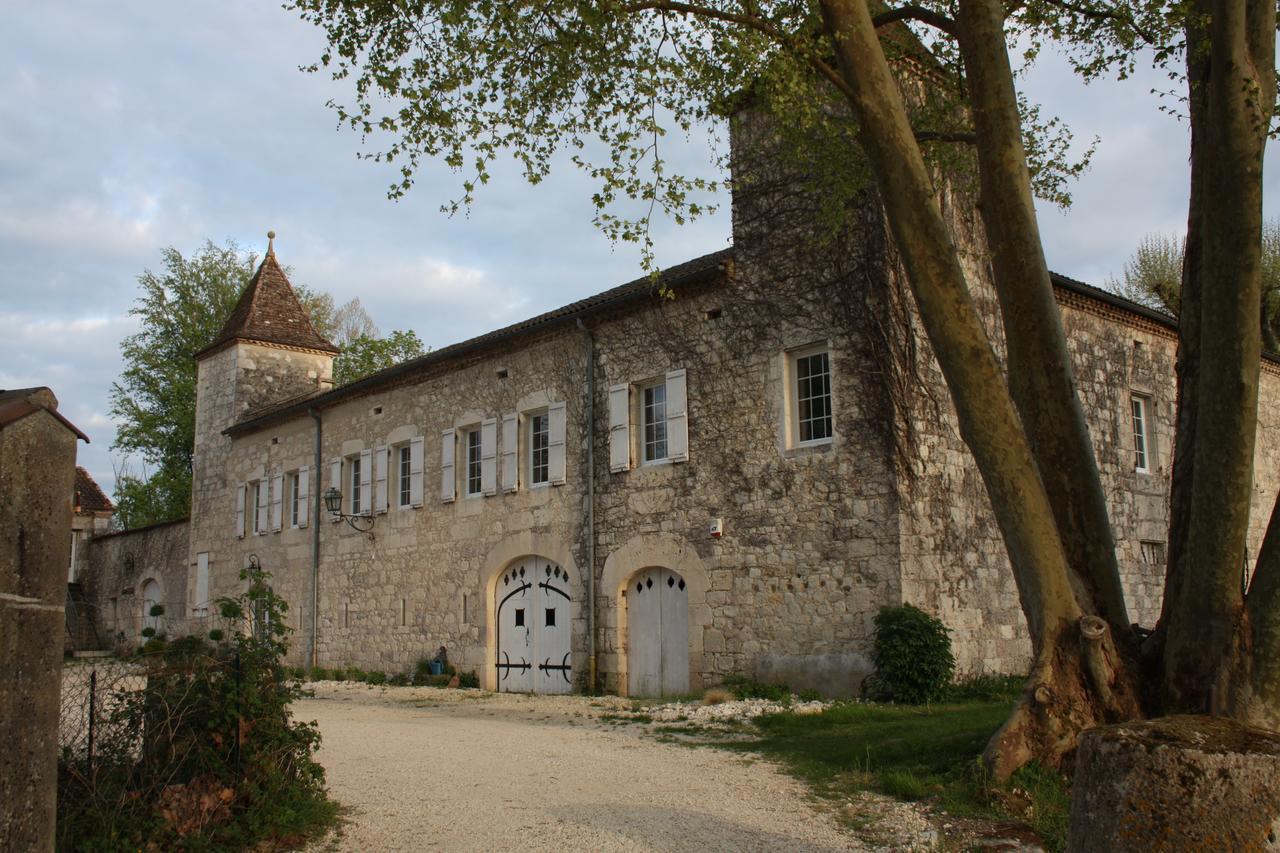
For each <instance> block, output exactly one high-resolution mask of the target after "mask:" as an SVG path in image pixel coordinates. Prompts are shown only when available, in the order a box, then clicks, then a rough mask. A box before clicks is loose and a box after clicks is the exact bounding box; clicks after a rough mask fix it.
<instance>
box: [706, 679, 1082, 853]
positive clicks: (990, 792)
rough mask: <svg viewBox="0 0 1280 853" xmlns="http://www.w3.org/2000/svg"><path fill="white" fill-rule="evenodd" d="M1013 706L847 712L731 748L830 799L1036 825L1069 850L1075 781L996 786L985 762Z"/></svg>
mask: <svg viewBox="0 0 1280 853" xmlns="http://www.w3.org/2000/svg"><path fill="white" fill-rule="evenodd" d="M1011 705H1012V700H1011V699H1010V698H1007V697H999V698H981V699H969V700H960V701H954V702H950V703H947V704H939V705H929V706H900V705H871V704H862V703H840V704H836V705H833V706H832V707H830V708H829V709H827V710H826V711H824V712H823V713H821V714H807V715H798V714H792V713H781V714H774V715H770V716H766V717H760V718H758V719H757V720H756V728H757V729H758V733H759V737H758V739H756V740H753V741H747V742H738V743H726V744H722V746H723V747H724V748H726V749H733V750H737V751H745V752H756V753H760V754H763V755H765V756H767V757H769V758H772V759H774V760H776V761H778V762H779V763H780V764H781V765H782V766H783V767H784V768H786V769H787V770H788V771H789V772H791V773H792V774H793V775H795V776H797V777H799V778H800V779H802V780H804V781H805V782H807V783H808V784H809V785H810V787H812V788H813V790H814V791H815V792H816V793H817V794H819V795H821V796H826V797H838V796H848V795H849V794H851V793H854V792H858V791H875V792H878V793H882V794H887V795H889V796H892V797H897V798H899V799H905V800H927V801H930V802H932V803H934V804H936V805H937V806H938V807H940V808H941V809H943V810H944V811H945V812H947V813H948V814H950V815H952V816H954V817H957V818H978V819H984V820H992V821H998V822H1015V823H1021V824H1026V825H1027V826H1029V827H1030V828H1031V829H1033V830H1034V831H1035V832H1036V833H1037V834H1038V835H1040V837H1041V838H1042V839H1043V840H1044V842H1045V844H1046V846H1048V848H1049V849H1050V850H1062V849H1063V848H1064V847H1065V844H1066V825H1067V815H1068V811H1069V807H1070V797H1069V793H1068V789H1067V783H1066V780H1065V779H1063V778H1062V777H1061V776H1060V775H1059V774H1057V773H1056V772H1053V771H1049V770H1045V769H1043V768H1039V767H1035V766H1032V767H1028V768H1024V769H1023V770H1021V771H1019V772H1018V773H1017V774H1015V776H1014V777H1013V779H1012V780H1010V782H1009V784H1008V785H1004V786H995V785H993V784H992V783H991V781H990V780H989V779H988V777H987V776H986V775H985V774H984V773H983V771H982V768H981V765H980V764H979V761H978V757H979V756H980V755H981V754H982V750H983V747H985V746H986V743H987V740H988V739H989V738H990V737H991V735H992V734H993V733H994V732H995V730H996V729H997V728H999V726H1000V724H1001V723H1002V722H1004V719H1005V717H1006V716H1007V715H1008V713H1009V709H1010V707H1011Z"/></svg>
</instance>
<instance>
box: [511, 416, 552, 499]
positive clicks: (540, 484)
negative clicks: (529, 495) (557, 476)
mask: <svg viewBox="0 0 1280 853" xmlns="http://www.w3.org/2000/svg"><path fill="white" fill-rule="evenodd" d="M519 417H520V420H521V421H522V422H523V423H521V424H520V427H519V429H518V433H519V434H521V438H523V439H524V443H525V445H524V448H523V450H524V453H523V454H522V456H523V459H524V465H523V466H522V467H523V469H524V470H523V471H521V472H520V473H522V474H524V475H525V477H527V479H526V480H525V482H527V483H528V486H529V488H531V489H543V488H547V487H549V486H550V485H551V413H550V411H549V409H548V407H546V406H542V407H541V408H538V409H532V410H530V411H527V412H521V413H520V416H519ZM538 419H541V420H542V424H543V430H542V433H541V434H542V436H543V444H542V447H541V448H538V447H537V445H536V442H535V439H536V437H537V435H538V433H537V432H536V431H535V427H536V421H537V420H538ZM520 449H521V448H517V449H516V450H517V453H519V452H520ZM539 450H541V453H542V457H543V463H542V470H543V477H542V479H541V480H539V479H538V477H537V470H538V461H537V460H538V453H539Z"/></svg>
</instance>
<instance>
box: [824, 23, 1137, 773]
mask: <svg viewBox="0 0 1280 853" xmlns="http://www.w3.org/2000/svg"><path fill="white" fill-rule="evenodd" d="M822 12H823V17H824V21H825V23H826V29H827V33H828V35H829V36H830V38H831V42H832V47H833V49H834V51H835V55H836V58H837V62H838V66H839V69H840V74H841V76H842V78H843V80H844V82H845V83H846V84H847V87H848V100H849V104H850V107H851V108H852V111H853V114H854V117H855V119H856V120H857V123H858V126H859V132H860V135H861V139H862V144H863V147H864V149H865V151H866V153H867V157H868V160H869V162H870V164H871V167H872V170H873V172H874V174H875V176H876V180H877V183H878V184H879V186H880V188H881V190H882V192H881V196H882V198H883V199H884V204H885V210H886V214H887V217H888V220H889V226H890V229H891V231H892V232H893V235H894V238H895V240H896V242H897V245H898V248H899V251H900V252H901V253H902V258H903V263H904V265H905V266H906V270H907V277H908V280H909V281H910V284H911V289H912V292H913V293H914V295H915V299H916V305H917V307H918V309H919V311H920V317H921V320H922V322H923V323H924V326H925V330H926V332H927V333H928V336H929V341H930V343H931V344H932V346H933V350H934V354H935V355H936V357H937V359H938V364H939V365H940V366H941V368H942V372H943V375H944V377H945V378H946V381H947V387H948V388H949V389H950V392H951V397H952V400H953V402H954V405H955V408H956V414H957V418H958V421H959V426H960V434H961V436H962V438H963V439H964V441H965V443H966V444H967V445H968V447H969V449H970V451H971V452H972V453H973V456H974V459H975V460H976V461H977V465H978V470H979V472H981V474H982V477H983V481H984V483H985V485H986V488H987V493H988V495H989V496H990V499H991V505H992V508H993V510H994V513H995V516H996V522H997V524H998V525H999V527H1000V532H1001V534H1002V536H1003V537H1004V541H1005V545H1006V548H1007V549H1008V552H1009V559H1010V562H1011V563H1012V564H1013V567H1014V577H1015V580H1016V582H1017V585H1018V593H1019V596H1020V598H1021V601H1022V605H1023V612H1024V614H1025V616H1026V619H1027V624H1028V627H1029V628H1030V631H1031V637H1032V646H1033V659H1034V660H1035V662H1036V663H1035V666H1034V671H1033V674H1032V679H1031V681H1030V683H1029V687H1028V692H1027V695H1026V696H1025V697H1024V699H1023V702H1022V703H1021V704H1020V706H1019V710H1018V711H1016V712H1015V716H1014V718H1012V719H1011V720H1010V723H1009V724H1006V726H1005V728H1004V729H1002V730H1001V732H1000V733H998V734H997V737H996V738H995V739H993V740H992V745H991V747H990V748H989V752H988V757H989V761H990V762H991V764H992V766H993V767H994V769H995V770H996V772H997V774H998V775H1007V774H1008V773H1011V772H1012V771H1013V770H1014V769H1016V768H1017V767H1018V766H1020V765H1021V764H1022V763H1025V761H1027V760H1029V759H1031V758H1036V759H1039V760H1041V761H1043V762H1044V763H1046V764H1048V765H1056V764H1058V763H1059V761H1060V760H1061V758H1062V756H1063V754H1065V753H1066V752H1068V751H1070V749H1072V748H1073V747H1074V743H1075V733H1076V732H1078V731H1079V730H1080V728H1082V727H1086V726H1089V725H1093V724H1095V723H1096V722H1098V721H1099V720H1100V719H1101V718H1102V714H1101V713H1100V712H1099V710H1098V708H1099V703H1096V702H1095V701H1093V700H1092V699H1091V698H1089V697H1088V686H1089V683H1090V682H1089V680H1088V676H1087V675H1086V674H1085V666H1084V664H1083V658H1082V657H1081V655H1080V654H1078V653H1077V652H1076V651H1075V650H1074V649H1072V648H1071V647H1070V642H1069V641H1070V638H1072V637H1074V636H1076V634H1077V629H1076V625H1077V624H1078V623H1079V622H1080V619H1081V617H1082V616H1083V615H1084V614H1083V612H1082V611H1081V609H1080V606H1079V604H1078V603H1077V600H1076V596H1075V593H1074V591H1073V590H1072V586H1071V582H1070V569H1069V567H1068V563H1067V556H1066V553H1065V552H1064V550H1063V547H1062V542H1061V539H1060V538H1059V536H1058V530H1057V526H1056V523H1055V521H1054V514H1053V509H1052V507H1051V505H1050V503H1049V497H1048V495H1047V493H1046V491H1045V488H1044V484H1043V483H1042V482H1041V479H1040V474H1039V472H1038V470H1037V467H1036V464H1035V460H1034V459H1033V457H1032V452H1031V447H1030V445H1029V443H1028V441H1027V438H1026V435H1025V434H1024V433H1023V430H1022V424H1021V422H1020V420H1019V417H1018V413H1017V411H1016V410H1015V409H1014V405H1013V400H1012V398H1011V397H1010V395H1009V391H1008V389H1007V388H1006V386H1005V383H1004V377H1003V376H1002V374H1001V371H1000V365H999V363H998V361H997V360H996V357H995V353H994V352H993V351H992V349H991V344H990V341H989V340H988V339H987V336H986V332H985V330H984V328H983V325H982V321H981V318H980V317H979V315H978V311H977V308H976V306H975V305H974V303H973V300H972V298H971V296H970V294H969V291H968V287H967V285H966V283H965V278H964V272H963V270H962V269H961V267H960V262H959V259H958V256H957V254H956V250H955V246H954V245H953V244H952V241H951V237H950V234H949V233H948V231H947V227H946V223H945V221H944V220H943V217H942V212H941V209H940V207H939V205H938V201H937V198H936V195H935V193H934V189H933V183H932V181H931V179H930V177H929V174H928V172H927V170H926V168H925V165H924V159H923V157H922V156H921V155H920V150H919V148H918V146H917V145H916V142H915V137H914V134H913V132H912V129H911V125H910V123H909V121H908V119H907V114H906V109H905V107H904V105H903V102H902V98H901V95H900V93H899V92H898V89H897V85H896V83H895V81H894V79H893V77H892V74H891V73H890V70H889V66H888V63H887V61H886V60H885V57H884V53H883V51H882V50H881V47H880V43H879V41H878V39H877V37H876V32H875V28H874V25H873V24H872V21H871V16H870V14H869V12H868V9H867V6H866V2H865V0H829V2H824V3H822ZM1102 647H1103V651H1102V654H1101V655H1100V656H1099V659H1100V662H1101V663H1100V665H1099V666H1098V667H1096V668H1095V672H1096V673H1097V674H1098V675H1099V676H1100V677H1101V678H1102V680H1103V681H1104V682H1105V681H1108V680H1110V677H1109V676H1108V674H1107V669H1106V665H1105V664H1106V659H1110V660H1112V661H1114V660H1115V659H1116V656H1115V654H1114V648H1113V647H1112V646H1111V644H1110V642H1109V640H1106V638H1103V640H1102Z"/></svg>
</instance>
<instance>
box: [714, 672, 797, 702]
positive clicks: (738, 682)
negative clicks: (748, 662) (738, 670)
mask: <svg viewBox="0 0 1280 853" xmlns="http://www.w3.org/2000/svg"><path fill="white" fill-rule="evenodd" d="M723 684H724V687H725V689H726V690H730V691H732V692H733V695H734V696H736V697H738V698H739V699H767V700H769V701H770V702H781V703H782V704H783V705H790V704H791V688H790V687H788V686H787V685H785V684H769V683H767V682H764V681H757V680H756V679H754V678H752V677H751V676H749V675H729V676H726V677H725V679H724V682H723Z"/></svg>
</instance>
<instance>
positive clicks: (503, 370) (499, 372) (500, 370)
mask: <svg viewBox="0 0 1280 853" xmlns="http://www.w3.org/2000/svg"><path fill="white" fill-rule="evenodd" d="M494 372H495V373H496V374H497V376H498V378H499V379H506V378H507V376H508V375H509V374H508V372H507V369H506V368H505V367H499V368H498V369H497V370H496V371H494Z"/></svg>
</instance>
